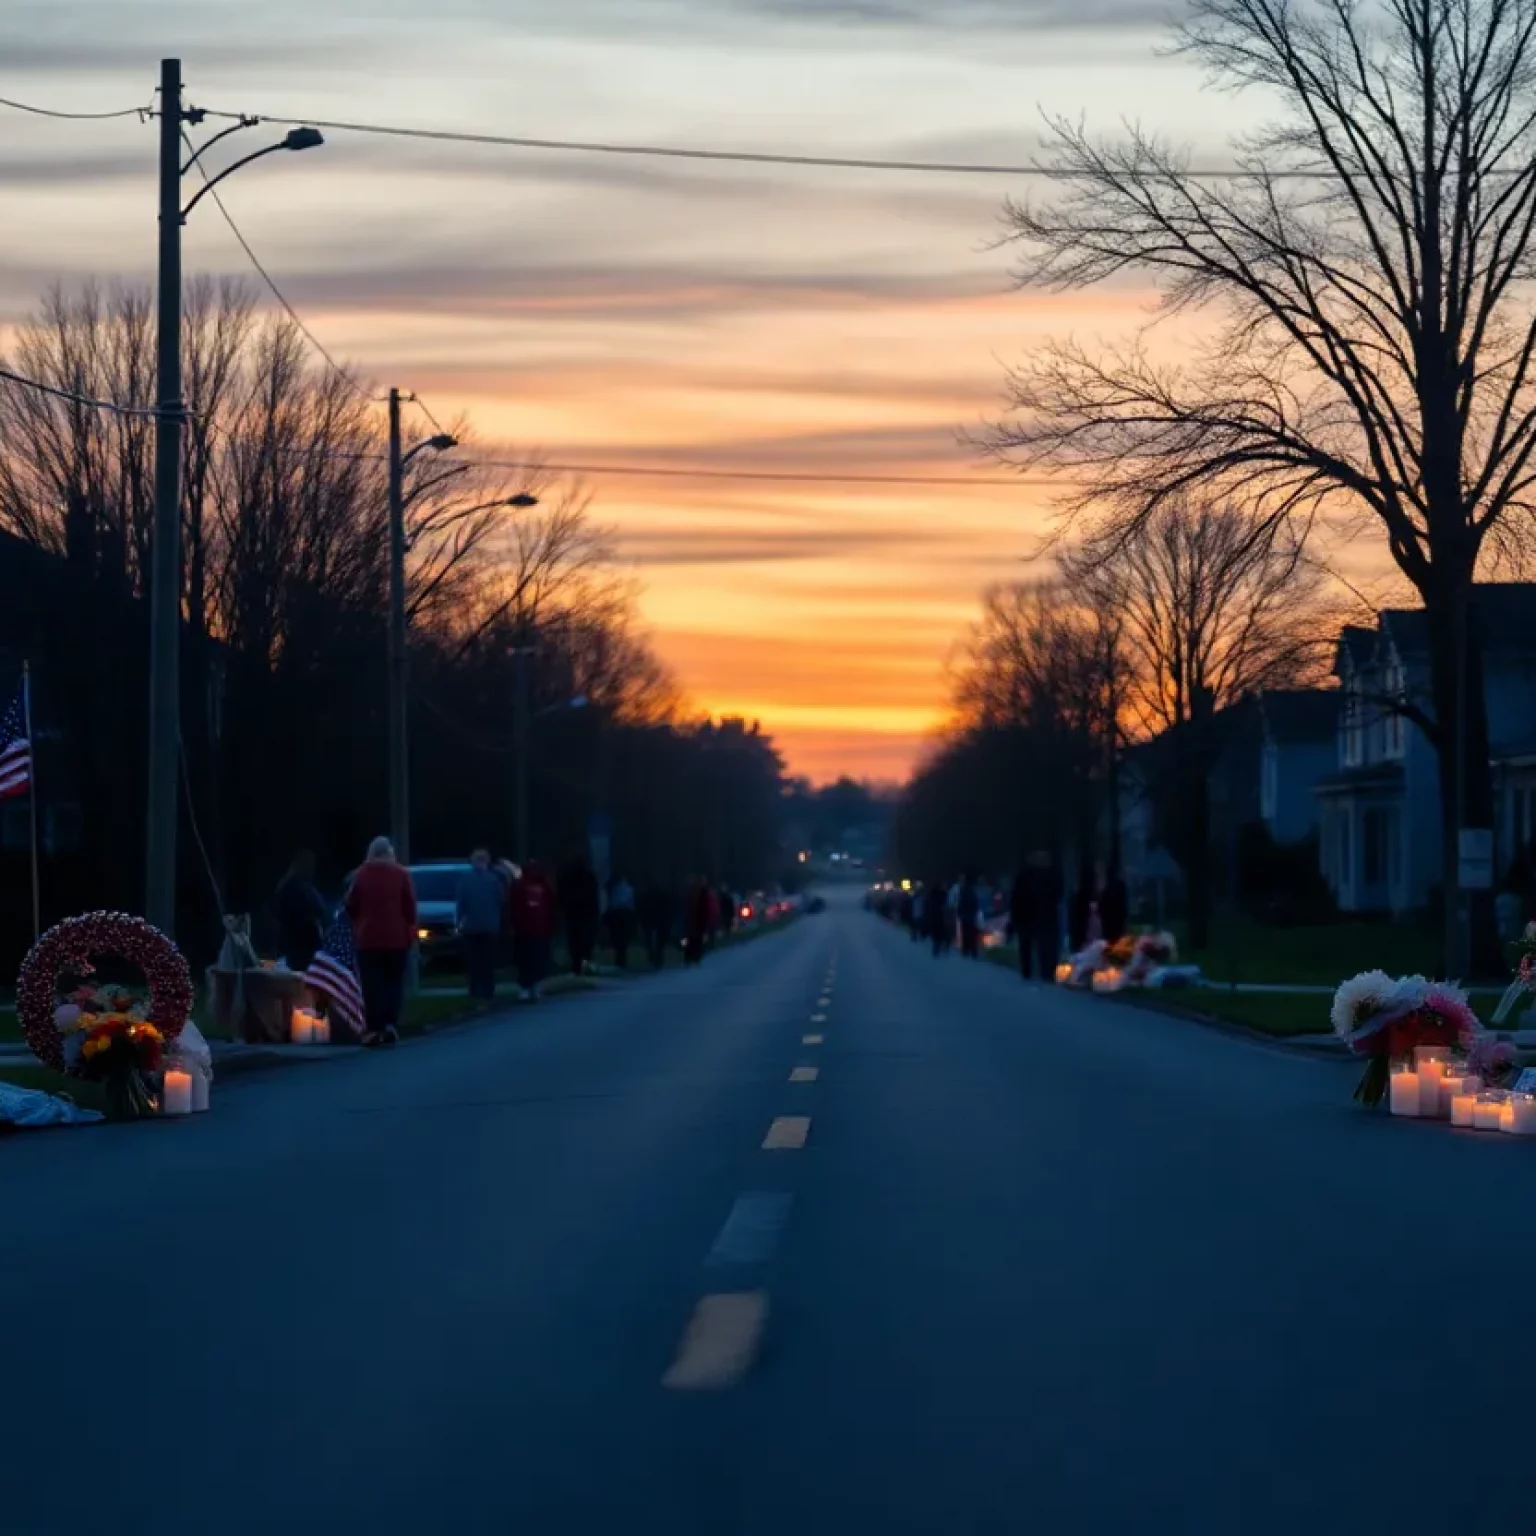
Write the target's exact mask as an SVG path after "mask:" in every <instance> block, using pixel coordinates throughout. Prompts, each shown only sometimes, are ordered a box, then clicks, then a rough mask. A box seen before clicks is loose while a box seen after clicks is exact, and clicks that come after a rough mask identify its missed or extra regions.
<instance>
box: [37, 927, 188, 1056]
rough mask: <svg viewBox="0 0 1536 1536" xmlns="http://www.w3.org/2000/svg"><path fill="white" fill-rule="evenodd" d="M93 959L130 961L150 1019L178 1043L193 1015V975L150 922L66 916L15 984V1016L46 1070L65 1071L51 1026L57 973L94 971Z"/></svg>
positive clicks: (61, 1044) (44, 938) (55, 1031)
mask: <svg viewBox="0 0 1536 1536" xmlns="http://www.w3.org/2000/svg"><path fill="white" fill-rule="evenodd" d="M92 955H103V956H105V955H111V956H113V957H114V958H116V959H120V960H130V961H132V962H133V964H135V965H137V966H138V967H139V969H140V970H141V971H143V972H144V980H145V981H146V983H148V986H149V1018H150V1020H151V1022H152V1023H153V1024H154V1025H155V1027H156V1028H157V1029H158V1030H159V1031H160V1033H161V1034H162V1035H164V1036H165V1038H166V1039H167V1040H174V1039H175V1038H176V1036H177V1035H179V1034H180V1033H181V1031H182V1029H183V1027H184V1026H185V1025H186V1022H187V1019H188V1017H189V1016H190V1015H191V1012H192V972H191V969H190V968H189V967H188V965H187V962H186V957H185V956H184V955H183V954H182V952H181V951H180V950H179V949H177V948H176V946H175V945H174V944H173V943H171V941H170V940H169V939H168V938H166V936H165V935H164V934H163V933H161V932H160V930H159V929H158V928H156V927H155V926H154V925H153V924H152V923H147V922H145V921H144V919H143V918H142V917H131V916H129V914H128V913H126V912H87V913H85V914H84V915H83V916H81V917H67V918H65V919H64V921H63V922H62V923H59V924H58V925H57V926H56V927H53V928H50V929H49V930H48V932H47V933H45V934H44V935H43V936H42V938H40V939H39V940H38V941H37V943H36V944H34V945H33V946H32V948H31V950H30V952H29V953H28V955H27V958H26V959H25V960H23V961H22V963H21V975H20V976H19V977H18V978H17V982H16V1017H17V1019H18V1020H19V1021H20V1023H21V1028H22V1032H23V1033H24V1034H25V1035H26V1037H27V1044H28V1045H30V1046H31V1047H32V1050H33V1053H34V1054H35V1055H36V1057H37V1059H38V1060H39V1061H40V1062H42V1063H43V1065H44V1066H45V1067H52V1068H53V1070H54V1071H55V1072H62V1071H63V1070H64V1042H63V1040H62V1039H61V1038H60V1036H59V1032H58V1029H57V1028H56V1027H55V1025H54V1022H53V1015H54V1010H55V1009H56V1008H57V1006H58V997H57V989H58V984H59V973H60V972H61V971H63V970H65V969H66V968H67V969H69V970H71V971H74V972H76V973H77V974H79V975H89V974H90V973H91V971H92V969H93V967H92V965H91V956H92Z"/></svg>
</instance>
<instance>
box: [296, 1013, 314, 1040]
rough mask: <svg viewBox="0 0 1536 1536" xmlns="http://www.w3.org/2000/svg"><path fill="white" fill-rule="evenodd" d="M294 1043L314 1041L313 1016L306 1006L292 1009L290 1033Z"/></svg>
mask: <svg viewBox="0 0 1536 1536" xmlns="http://www.w3.org/2000/svg"><path fill="white" fill-rule="evenodd" d="M290 1038H291V1039H292V1041H293V1043H294V1044H295V1045H313V1044H314V1043H315V1016H314V1014H312V1013H311V1012H310V1011H309V1009H307V1008H295V1009H294V1010H293V1029H292V1034H291V1035H290Z"/></svg>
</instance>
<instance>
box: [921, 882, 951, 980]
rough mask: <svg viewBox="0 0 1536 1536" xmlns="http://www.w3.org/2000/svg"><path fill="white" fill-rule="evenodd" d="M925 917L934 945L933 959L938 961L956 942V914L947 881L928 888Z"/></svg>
mask: <svg viewBox="0 0 1536 1536" xmlns="http://www.w3.org/2000/svg"><path fill="white" fill-rule="evenodd" d="M923 915H924V917H925V918H926V919H927V924H928V937H929V939H930V940H931V941H932V944H933V957H934V959H935V960H937V959H938V958H939V957H940V956H941V955H947V954H948V953H949V951H950V949H951V948H952V947H953V946H954V942H955V914H954V912H953V911H952V910H951V908H950V905H949V885H948V882H947V881H944V880H935V881H934V882H933V884H932V885H930V886H929V887H928V894H927V899H926V900H925V901H924V903H923Z"/></svg>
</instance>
